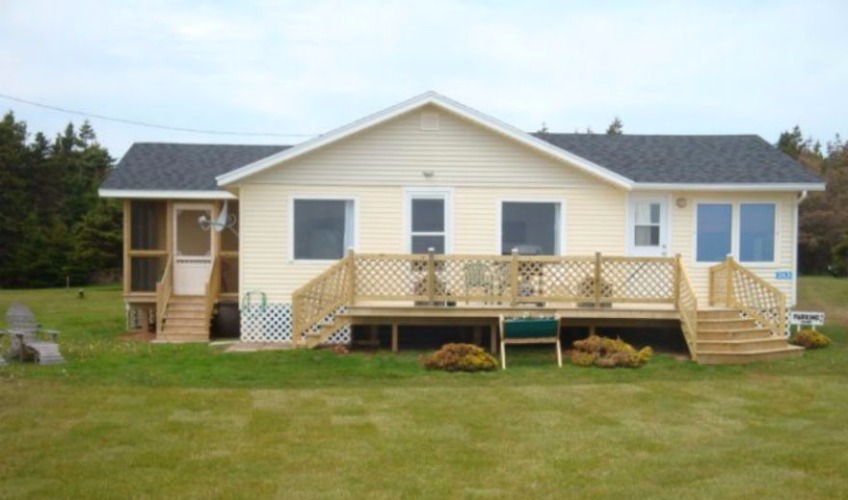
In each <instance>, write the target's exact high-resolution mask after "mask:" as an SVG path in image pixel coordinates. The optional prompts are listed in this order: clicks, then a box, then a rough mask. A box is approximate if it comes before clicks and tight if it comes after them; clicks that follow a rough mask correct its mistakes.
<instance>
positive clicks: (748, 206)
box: [739, 203, 775, 262]
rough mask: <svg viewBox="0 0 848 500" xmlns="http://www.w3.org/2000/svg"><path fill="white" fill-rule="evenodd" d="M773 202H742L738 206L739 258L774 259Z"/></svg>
mask: <svg viewBox="0 0 848 500" xmlns="http://www.w3.org/2000/svg"><path fill="white" fill-rule="evenodd" d="M774 215H775V206H774V204H773V203H743V204H742V205H740V207H739V260H740V261H741V262H773V261H774V225H775V224H774Z"/></svg>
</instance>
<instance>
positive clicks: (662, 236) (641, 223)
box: [627, 196, 669, 257]
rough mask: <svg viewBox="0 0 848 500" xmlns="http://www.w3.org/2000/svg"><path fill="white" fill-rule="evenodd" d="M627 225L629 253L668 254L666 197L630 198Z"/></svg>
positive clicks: (639, 254)
mask: <svg viewBox="0 0 848 500" xmlns="http://www.w3.org/2000/svg"><path fill="white" fill-rule="evenodd" d="M628 219H629V223H628V227H627V232H628V235H627V246H628V249H629V254H630V255H632V256H636V257H663V256H666V255H668V251H669V249H668V199H667V198H666V197H664V196H634V197H632V198H631V199H630V207H629V213H628Z"/></svg>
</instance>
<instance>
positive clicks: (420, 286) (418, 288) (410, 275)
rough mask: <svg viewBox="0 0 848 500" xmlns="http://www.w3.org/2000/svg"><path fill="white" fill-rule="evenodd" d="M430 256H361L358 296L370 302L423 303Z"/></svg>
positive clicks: (357, 258)
mask: <svg viewBox="0 0 848 500" xmlns="http://www.w3.org/2000/svg"><path fill="white" fill-rule="evenodd" d="M427 258H428V257H427V256H426V255H357V256H356V261H355V272H356V285H355V288H356V297H357V298H362V299H366V300H423V298H425V297H426V295H427V291H426V288H427V279H428V277H427V276H428V271H427Z"/></svg>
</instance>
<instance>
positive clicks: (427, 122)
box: [421, 109, 439, 130]
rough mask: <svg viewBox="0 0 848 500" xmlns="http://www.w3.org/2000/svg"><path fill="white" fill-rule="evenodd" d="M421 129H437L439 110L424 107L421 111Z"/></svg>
mask: <svg viewBox="0 0 848 500" xmlns="http://www.w3.org/2000/svg"><path fill="white" fill-rule="evenodd" d="M421 130H439V112H438V111H433V110H430V109H425V110H424V111H422V112H421Z"/></svg>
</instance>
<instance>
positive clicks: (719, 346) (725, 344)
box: [698, 337, 788, 353]
mask: <svg viewBox="0 0 848 500" xmlns="http://www.w3.org/2000/svg"><path fill="white" fill-rule="evenodd" d="M787 345H788V344H787V343H786V339H784V338H780V337H771V338H767V339H753V340H701V339H698V352H699V353H700V352H752V351H767V350H774V349H782V348H784V347H786V346H787Z"/></svg>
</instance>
